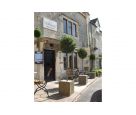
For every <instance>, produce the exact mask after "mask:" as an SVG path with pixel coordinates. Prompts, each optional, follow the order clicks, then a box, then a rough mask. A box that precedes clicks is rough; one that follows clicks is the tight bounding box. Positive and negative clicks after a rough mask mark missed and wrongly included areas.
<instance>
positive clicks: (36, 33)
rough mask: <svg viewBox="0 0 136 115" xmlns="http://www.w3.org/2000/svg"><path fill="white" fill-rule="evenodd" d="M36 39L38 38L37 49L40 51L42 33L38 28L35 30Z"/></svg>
mask: <svg viewBox="0 0 136 115" xmlns="http://www.w3.org/2000/svg"><path fill="white" fill-rule="evenodd" d="M34 37H35V38H37V42H36V43H37V48H38V50H39V49H40V37H41V31H40V30H39V29H38V28H36V29H35V30H34Z"/></svg>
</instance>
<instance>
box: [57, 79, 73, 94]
mask: <svg viewBox="0 0 136 115" xmlns="http://www.w3.org/2000/svg"><path fill="white" fill-rule="evenodd" d="M73 93H74V81H73V80H68V81H67V80H61V81H60V82H59V94H60V95H63V96H70V95H71V94H73Z"/></svg>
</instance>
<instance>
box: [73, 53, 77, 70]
mask: <svg viewBox="0 0 136 115" xmlns="http://www.w3.org/2000/svg"><path fill="white" fill-rule="evenodd" d="M74 68H77V53H76V52H75V53H74Z"/></svg>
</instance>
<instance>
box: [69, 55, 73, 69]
mask: <svg viewBox="0 0 136 115" xmlns="http://www.w3.org/2000/svg"><path fill="white" fill-rule="evenodd" d="M72 64H73V62H72V55H71V56H70V57H69V67H70V68H73V65H72Z"/></svg>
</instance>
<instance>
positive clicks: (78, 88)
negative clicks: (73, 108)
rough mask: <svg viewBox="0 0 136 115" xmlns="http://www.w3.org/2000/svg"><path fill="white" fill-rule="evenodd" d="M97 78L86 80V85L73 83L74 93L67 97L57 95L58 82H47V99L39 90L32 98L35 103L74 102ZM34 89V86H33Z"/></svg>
mask: <svg viewBox="0 0 136 115" xmlns="http://www.w3.org/2000/svg"><path fill="white" fill-rule="evenodd" d="M97 79H98V78H97V77H96V78H95V79H88V83H87V84H86V85H79V84H78V82H75V83H74V93H73V94H72V95H71V96H69V97H65V96H61V95H59V82H58V81H52V82H48V83H47V86H46V88H47V89H48V91H49V97H48V96H47V94H46V93H45V92H44V91H42V90H40V91H38V92H37V93H36V94H35V96H34V101H35V102H74V101H76V99H77V98H78V96H79V95H80V94H81V92H82V91H83V90H84V89H85V88H87V87H88V86H89V85H90V84H92V83H94V82H95V81H96V80H97ZM34 88H35V89H36V88H37V87H36V85H35V86H34Z"/></svg>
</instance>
